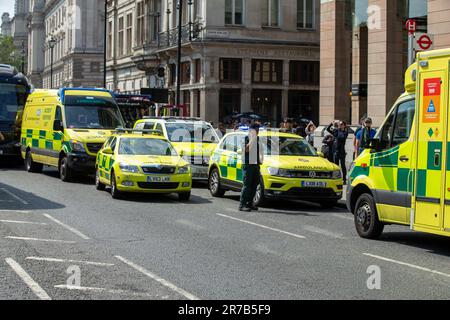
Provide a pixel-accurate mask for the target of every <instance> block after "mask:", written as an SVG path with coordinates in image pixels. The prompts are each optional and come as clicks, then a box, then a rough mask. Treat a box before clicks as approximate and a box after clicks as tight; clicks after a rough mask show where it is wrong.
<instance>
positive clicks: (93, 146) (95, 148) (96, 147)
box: [86, 143, 103, 154]
mask: <svg viewBox="0 0 450 320" xmlns="http://www.w3.org/2000/svg"><path fill="white" fill-rule="evenodd" d="M86 145H87V148H88V151H89V152H90V153H95V154H97V153H98V152H99V151H100V149H101V148H102V147H103V143H87V144H86Z"/></svg>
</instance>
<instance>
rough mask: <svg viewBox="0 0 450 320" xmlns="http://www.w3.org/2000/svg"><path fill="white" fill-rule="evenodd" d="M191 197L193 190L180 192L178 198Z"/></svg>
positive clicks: (184, 199) (183, 199)
mask: <svg viewBox="0 0 450 320" xmlns="http://www.w3.org/2000/svg"><path fill="white" fill-rule="evenodd" d="M190 198H191V192H181V193H179V194H178V199H179V200H180V201H189V199H190Z"/></svg>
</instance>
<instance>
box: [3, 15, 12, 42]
mask: <svg viewBox="0 0 450 320" xmlns="http://www.w3.org/2000/svg"><path fill="white" fill-rule="evenodd" d="M11 27H12V22H11V17H10V16H9V13H8V12H5V13H3V14H2V23H1V26H0V28H1V29H2V32H1V35H2V36H4V37H11Z"/></svg>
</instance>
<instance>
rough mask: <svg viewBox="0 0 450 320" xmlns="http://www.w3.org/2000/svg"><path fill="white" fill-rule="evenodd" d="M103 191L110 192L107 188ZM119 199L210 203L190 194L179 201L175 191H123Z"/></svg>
mask: <svg viewBox="0 0 450 320" xmlns="http://www.w3.org/2000/svg"><path fill="white" fill-rule="evenodd" d="M105 192H108V193H109V192H110V190H109V188H107V189H106V191H105ZM120 201H125V202H137V203H157V204H164V203H167V204H174V203H175V202H180V203H185V204H187V205H189V204H207V203H211V201H210V200H208V199H206V198H203V197H200V196H197V195H191V199H190V200H189V201H179V200H178V195H177V194H175V193H171V194H156V193H125V194H123V196H122V199H120Z"/></svg>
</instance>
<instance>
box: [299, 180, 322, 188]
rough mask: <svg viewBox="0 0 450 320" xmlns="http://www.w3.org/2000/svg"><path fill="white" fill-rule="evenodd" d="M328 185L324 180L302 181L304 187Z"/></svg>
mask: <svg viewBox="0 0 450 320" xmlns="http://www.w3.org/2000/svg"><path fill="white" fill-rule="evenodd" d="M326 186H327V183H326V182H322V181H302V187H305V188H325V187H326Z"/></svg>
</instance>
